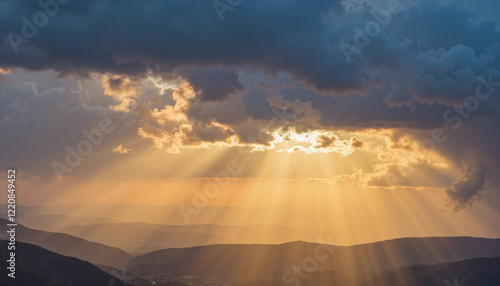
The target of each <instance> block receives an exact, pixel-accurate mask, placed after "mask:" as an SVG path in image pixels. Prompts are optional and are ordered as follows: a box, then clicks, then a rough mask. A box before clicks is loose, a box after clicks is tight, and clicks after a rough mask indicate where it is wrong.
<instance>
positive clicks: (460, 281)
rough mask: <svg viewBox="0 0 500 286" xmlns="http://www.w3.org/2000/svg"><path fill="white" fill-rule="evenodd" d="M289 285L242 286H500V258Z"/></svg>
mask: <svg viewBox="0 0 500 286" xmlns="http://www.w3.org/2000/svg"><path fill="white" fill-rule="evenodd" d="M296 279H297V280H290V281H288V283H287V282H286V281H283V280H257V281H253V282H249V283H243V284H240V285H241V286H281V285H290V284H291V283H292V281H294V282H293V283H295V282H296V281H300V285H302V286H317V285H343V286H387V285H397V286H460V285H461V286H465V285H467V286H498V285H500V257H494V258H474V259H467V260H462V261H458V262H453V263H443V264H434V265H414V266H408V267H401V268H396V269H390V270H386V271H382V272H378V273H367V274H361V275H359V276H357V277H349V276H346V275H343V274H342V273H340V272H333V271H326V272H316V273H311V274H308V277H307V278H305V279H300V278H299V277H296Z"/></svg>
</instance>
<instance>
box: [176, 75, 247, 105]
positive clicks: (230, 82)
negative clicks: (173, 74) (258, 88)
mask: <svg viewBox="0 0 500 286" xmlns="http://www.w3.org/2000/svg"><path fill="white" fill-rule="evenodd" d="M179 75H181V76H182V77H183V78H184V79H186V80H188V81H189V83H190V84H191V86H193V88H194V90H195V91H196V92H198V93H199V98H200V99H201V100H203V101H219V100H224V99H227V98H229V96H231V95H232V94H233V95H234V94H236V93H237V92H241V91H243V90H244V89H245V86H244V85H243V84H242V83H241V82H240V80H239V78H238V73H236V72H234V71H230V70H226V69H220V68H219V69H212V70H205V69H194V68H188V69H184V70H182V71H181V72H179Z"/></svg>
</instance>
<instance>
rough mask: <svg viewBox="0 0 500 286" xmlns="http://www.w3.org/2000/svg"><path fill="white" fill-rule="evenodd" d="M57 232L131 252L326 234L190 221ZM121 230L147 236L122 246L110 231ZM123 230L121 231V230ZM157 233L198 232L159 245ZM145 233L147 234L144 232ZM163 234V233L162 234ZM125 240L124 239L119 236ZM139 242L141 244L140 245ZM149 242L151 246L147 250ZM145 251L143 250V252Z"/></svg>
mask: <svg viewBox="0 0 500 286" xmlns="http://www.w3.org/2000/svg"><path fill="white" fill-rule="evenodd" d="M59 231H60V232H64V233H68V234H72V235H76V236H78V237H84V238H86V239H89V240H92V241H99V242H102V243H105V244H109V245H114V246H117V247H120V248H123V249H125V250H127V251H131V250H130V249H129V247H133V248H135V249H140V250H142V251H143V253H145V252H148V251H153V250H159V249H164V248H179V247H191V246H200V245H208V244H225V243H230V242H233V243H238V244H249V243H253V244H279V243H285V242H289V241H297V240H303V241H310V242H315V241H317V240H318V238H320V237H326V236H327V234H326V233H323V232H317V231H307V230H300V229H294V228H290V227H285V226H280V225H243V226H226V225H215V224H189V225H162V224H149V223H142V222H135V223H113V224H93V225H83V226H82V225H76V226H68V227H62V228H60V229H59ZM115 231H122V233H125V234H126V235H127V237H130V238H132V237H133V238H135V237H138V236H142V235H143V234H144V233H147V234H149V235H150V237H149V238H147V239H146V237H145V241H144V242H142V241H139V242H138V241H137V240H135V239H134V245H124V242H123V241H121V242H116V241H114V239H111V238H112V237H113V236H112V235H111V234H112V233H116V232H115ZM123 231H124V232H123ZM158 232H165V233H170V234H171V233H189V234H191V235H192V234H193V233H197V234H198V235H197V236H192V237H190V238H189V239H188V240H185V239H182V240H180V241H172V239H171V240H164V243H160V244H158V242H154V239H153V237H155V236H156V235H158ZM144 236H146V235H144ZM164 236H165V235H164ZM120 239H122V240H124V239H125V238H120ZM139 244H142V245H144V246H139ZM148 244H149V245H150V246H152V247H151V248H150V249H149V250H148V249H147V247H148ZM144 250H146V251H144Z"/></svg>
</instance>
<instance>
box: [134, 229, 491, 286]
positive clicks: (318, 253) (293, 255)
mask: <svg viewBox="0 0 500 286" xmlns="http://www.w3.org/2000/svg"><path fill="white" fill-rule="evenodd" d="M329 252H331V254H330V253H329ZM499 255H500V239H484V238H471V237H430V238H403V239H395V240H389V241H382V242H376V243H370V244H363V245H355V246H337V247H335V246H323V245H319V244H315V243H306V242H293V243H285V244H280V245H235V244H230V245H210V246H199V247H193V248H181V249H164V250H159V251H154V252H151V253H147V254H145V255H142V256H138V257H135V258H133V259H132V260H131V261H130V262H129V263H128V264H127V271H130V272H131V273H133V274H134V275H138V276H141V277H146V276H154V275H159V274H160V273H164V274H165V273H170V274H171V275H173V276H175V277H180V276H200V277H205V278H207V277H212V276H216V277H218V279H220V280H221V281H223V280H229V281H232V283H235V281H237V282H241V281H245V279H248V278H250V277H253V278H255V277H259V278H261V279H281V277H282V275H283V273H285V271H286V270H290V269H292V266H293V265H302V266H303V265H306V266H303V267H307V265H316V268H315V270H317V271H337V272H338V273H341V274H342V275H345V276H346V277H355V276H359V275H362V274H366V273H373V272H380V271H384V270H388V269H394V268H397V267H402V266H410V265H418V264H431V265H432V264H436V263H444V262H454V261H460V260H464V259H471V258H478V257H495V256H499ZM316 257H318V258H316ZM319 258H321V259H319ZM214 262H216V263H214ZM304 263H305V264H304ZM307 263H309V264H307ZM234 279H236V280H234ZM153 281H154V280H153Z"/></svg>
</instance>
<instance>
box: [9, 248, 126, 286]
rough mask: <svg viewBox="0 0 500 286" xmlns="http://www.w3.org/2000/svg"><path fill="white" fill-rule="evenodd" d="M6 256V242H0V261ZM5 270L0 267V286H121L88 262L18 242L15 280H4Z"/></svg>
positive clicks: (121, 284)
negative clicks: (112, 282)
mask: <svg viewBox="0 0 500 286" xmlns="http://www.w3.org/2000/svg"><path fill="white" fill-rule="evenodd" d="M9 255H10V254H9V251H8V250H7V241H5V240H2V241H0V259H1V260H2V261H6V260H7V259H8V257H9ZM8 271H9V270H8V269H7V267H0V285H2V286H11V285H12V286H14V285H15V286H35V285H37V286H44V285H47V286H89V285H95V286H99V285H103V286H105V285H120V286H123V285H125V283H123V282H122V281H118V280H116V278H114V277H113V276H111V275H109V274H108V273H106V272H104V271H102V270H101V269H99V268H98V267H97V266H94V265H92V264H91V263H89V262H86V261H82V260H79V259H77V258H73V257H67V256H63V255H60V254H57V253H54V252H51V251H49V250H46V249H44V248H41V247H38V246H36V245H32V244H27V243H22V242H17V243H16V278H15V279H12V278H10V277H8V276H7V273H8ZM111 281H114V282H115V283H114V284H111Z"/></svg>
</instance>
